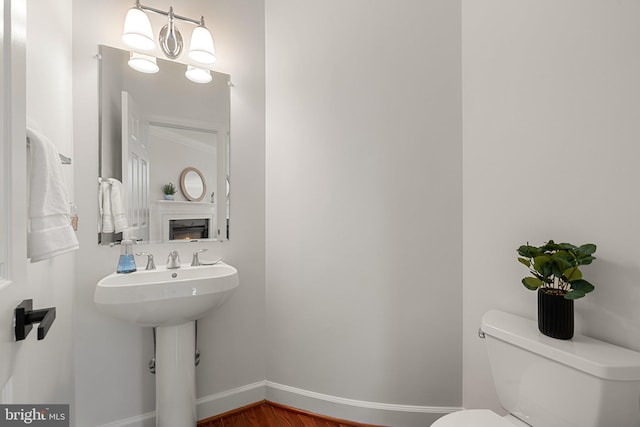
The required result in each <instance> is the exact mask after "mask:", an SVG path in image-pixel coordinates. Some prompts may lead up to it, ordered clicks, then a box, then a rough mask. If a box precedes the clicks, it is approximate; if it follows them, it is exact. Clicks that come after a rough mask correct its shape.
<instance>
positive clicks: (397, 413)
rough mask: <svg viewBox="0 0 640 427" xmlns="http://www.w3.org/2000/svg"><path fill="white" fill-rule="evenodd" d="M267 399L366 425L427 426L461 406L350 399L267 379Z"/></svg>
mask: <svg viewBox="0 0 640 427" xmlns="http://www.w3.org/2000/svg"><path fill="white" fill-rule="evenodd" d="M265 386H266V395H267V400H269V401H271V402H276V403H280V404H283V405H287V406H291V407H294V408H300V409H304V410H306V411H309V412H315V413H317V414H322V415H327V416H330V417H334V418H341V419H345V420H351V421H355V422H359V423H364V424H375V425H387V426H396V427H397V426H403V427H424V426H428V425H431V424H432V423H433V422H435V420H437V419H438V418H440V417H442V416H443V415H446V414H449V413H451V412H455V411H459V410H461V409H462V408H460V407H442V406H419V405H398V404H391V403H380V402H370V401H363V400H356V399H347V398H343V397H338V396H332V395H328V394H323V393H317V392H314V391H309V390H304V389H300V388H297V387H291V386H288V385H284V384H279V383H275V382H272V381H266V382H265Z"/></svg>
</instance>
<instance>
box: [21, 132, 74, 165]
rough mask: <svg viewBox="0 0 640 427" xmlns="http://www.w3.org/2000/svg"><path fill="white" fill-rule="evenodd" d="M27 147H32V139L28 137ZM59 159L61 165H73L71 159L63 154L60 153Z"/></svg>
mask: <svg viewBox="0 0 640 427" xmlns="http://www.w3.org/2000/svg"><path fill="white" fill-rule="evenodd" d="M27 147H31V139H30V138H29V137H28V136H27ZM58 157H60V163H62V164H63V165H70V164H71V157H67V156H65V155H63V154H60V153H58Z"/></svg>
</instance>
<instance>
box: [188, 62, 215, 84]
mask: <svg viewBox="0 0 640 427" xmlns="http://www.w3.org/2000/svg"><path fill="white" fill-rule="evenodd" d="M184 75H185V76H186V77H187V78H188V79H189V80H191V81H192V82H194V83H209V82H210V81H211V80H212V79H213V77H211V71H209V70H205V69H203V68H198V67H194V66H193V65H187V71H186V72H185V73H184Z"/></svg>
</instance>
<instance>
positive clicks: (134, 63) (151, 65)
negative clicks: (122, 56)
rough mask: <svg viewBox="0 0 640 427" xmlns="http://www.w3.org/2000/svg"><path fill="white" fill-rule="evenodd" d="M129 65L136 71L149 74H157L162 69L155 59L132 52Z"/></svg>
mask: <svg viewBox="0 0 640 427" xmlns="http://www.w3.org/2000/svg"><path fill="white" fill-rule="evenodd" d="M128 64H129V67H131V68H133V69H134V70H136V71H140V72H141V73H147V74H153V73H157V72H158V70H159V69H160V68H159V67H158V63H157V62H156V58H155V57H153V56H149V55H143V54H142V53H137V52H131V55H130V56H129V62H128Z"/></svg>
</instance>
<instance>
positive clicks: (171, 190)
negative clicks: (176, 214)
mask: <svg viewBox="0 0 640 427" xmlns="http://www.w3.org/2000/svg"><path fill="white" fill-rule="evenodd" d="M162 192H163V193H164V199H165V200H173V195H174V194H176V187H175V186H174V185H173V183H172V182H170V183H168V184H165V185H163V186H162Z"/></svg>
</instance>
